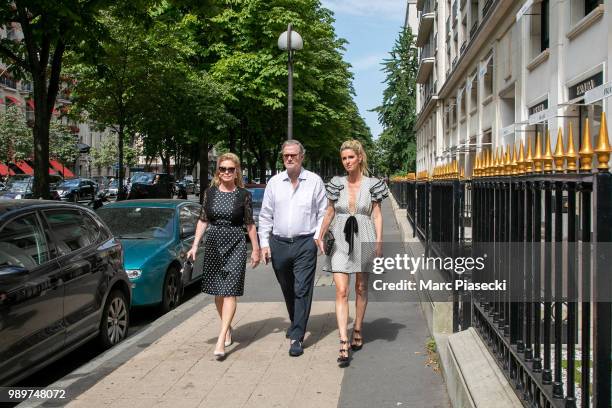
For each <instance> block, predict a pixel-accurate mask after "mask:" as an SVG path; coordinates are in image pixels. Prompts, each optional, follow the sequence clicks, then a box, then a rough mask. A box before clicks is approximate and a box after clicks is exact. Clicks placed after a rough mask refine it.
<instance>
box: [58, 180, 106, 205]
mask: <svg viewBox="0 0 612 408" xmlns="http://www.w3.org/2000/svg"><path fill="white" fill-rule="evenodd" d="M97 192H98V185H97V184H96V183H95V182H94V181H93V180H89V179H85V178H73V179H67V180H64V182H63V183H61V184H60V185H58V186H57V194H58V196H59V198H60V200H62V201H72V202H75V203H76V202H79V201H81V200H85V199H87V200H93V199H94V198H95V197H96V193H97Z"/></svg>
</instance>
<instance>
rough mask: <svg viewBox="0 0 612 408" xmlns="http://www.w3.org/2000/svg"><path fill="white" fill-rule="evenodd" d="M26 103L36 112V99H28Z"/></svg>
mask: <svg viewBox="0 0 612 408" xmlns="http://www.w3.org/2000/svg"><path fill="white" fill-rule="evenodd" d="M26 103H27V104H28V106H29V107H30V108H32V110H34V99H28V101H27V102H26Z"/></svg>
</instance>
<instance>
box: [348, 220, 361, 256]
mask: <svg viewBox="0 0 612 408" xmlns="http://www.w3.org/2000/svg"><path fill="white" fill-rule="evenodd" d="M358 231H359V227H358V226H357V218H355V216H354V215H351V216H350V217H348V219H347V220H346V224H344V238H345V239H346V242H348V244H349V251H348V254H349V255H350V254H352V253H353V238H354V237H355V234H357V232H358Z"/></svg>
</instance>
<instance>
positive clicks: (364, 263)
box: [323, 176, 389, 273]
mask: <svg viewBox="0 0 612 408" xmlns="http://www.w3.org/2000/svg"><path fill="white" fill-rule="evenodd" d="M325 192H326V196H327V198H328V199H329V200H331V201H333V202H334V209H335V216H334V219H333V221H332V223H331V225H330V226H329V230H330V231H331V232H332V233H333V234H334V238H335V242H334V247H333V249H332V252H331V254H330V255H328V256H326V257H325V262H324V264H323V270H324V271H328V272H344V273H355V272H371V270H372V266H371V262H372V260H373V259H374V254H375V246H376V230H375V229H374V222H373V221H372V203H374V202H377V203H380V202H381V201H382V200H384V199H385V198H387V197H388V196H389V189H388V188H387V185H386V184H385V182H384V181H382V180H379V179H377V178H374V177H365V176H364V177H363V179H362V180H361V184H360V186H359V191H358V193H357V197H355V212H354V213H352V212H351V211H350V209H349V196H348V180H347V178H346V176H344V177H338V176H336V177H334V178H332V179H331V180H330V181H329V183H327V184H326V185H325ZM349 218H353V221H354V222H355V224H356V225H355V226H354V227H353V230H354V233H349V234H347V233H345V230H347V222H348V220H349ZM347 235H349V236H351V235H352V240H353V245H352V248H351V245H350V242H349V241H347Z"/></svg>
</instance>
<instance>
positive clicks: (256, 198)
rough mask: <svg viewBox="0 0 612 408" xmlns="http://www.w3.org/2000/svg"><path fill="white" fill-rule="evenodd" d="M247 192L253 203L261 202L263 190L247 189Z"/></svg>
mask: <svg viewBox="0 0 612 408" xmlns="http://www.w3.org/2000/svg"><path fill="white" fill-rule="evenodd" d="M248 190H249V191H250V192H251V195H252V197H253V202H254V203H261V202H263V196H264V191H265V190H266V189H265V188H249V189H248Z"/></svg>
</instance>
